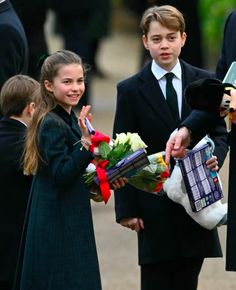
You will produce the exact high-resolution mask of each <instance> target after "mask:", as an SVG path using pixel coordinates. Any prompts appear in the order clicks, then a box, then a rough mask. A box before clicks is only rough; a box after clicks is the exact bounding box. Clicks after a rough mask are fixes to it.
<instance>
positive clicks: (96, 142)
mask: <svg viewBox="0 0 236 290" xmlns="http://www.w3.org/2000/svg"><path fill="white" fill-rule="evenodd" d="M101 141H104V142H107V143H109V142H110V137H109V136H107V135H104V134H102V133H101V132H99V131H95V134H94V135H92V136H91V143H92V145H91V146H90V147H89V150H90V151H91V152H94V147H98V146H99V144H100V142H101Z"/></svg>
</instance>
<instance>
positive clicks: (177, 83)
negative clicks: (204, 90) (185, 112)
mask: <svg viewBox="0 0 236 290" xmlns="http://www.w3.org/2000/svg"><path fill="white" fill-rule="evenodd" d="M151 70H152V73H153V74H154V76H155V78H156V79H157V80H158V82H159V85H160V88H161V90H162V93H163V95H164V97H165V98H166V78H165V74H167V73H168V72H172V73H173V74H174V77H173V80H172V83H173V86H174V88H175V91H176V93H177V99H178V108H179V116H180V118H181V111H182V71H181V65H180V62H179V60H178V61H177V63H176V65H175V66H174V68H173V69H172V70H171V71H167V70H165V69H163V68H161V67H160V66H159V65H158V64H157V63H156V62H155V61H154V60H153V61H152V66H151Z"/></svg>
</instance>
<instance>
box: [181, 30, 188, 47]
mask: <svg viewBox="0 0 236 290" xmlns="http://www.w3.org/2000/svg"><path fill="white" fill-rule="evenodd" d="M186 38H187V34H186V32H183V33H182V35H181V47H183V46H184V45H185V42H186Z"/></svg>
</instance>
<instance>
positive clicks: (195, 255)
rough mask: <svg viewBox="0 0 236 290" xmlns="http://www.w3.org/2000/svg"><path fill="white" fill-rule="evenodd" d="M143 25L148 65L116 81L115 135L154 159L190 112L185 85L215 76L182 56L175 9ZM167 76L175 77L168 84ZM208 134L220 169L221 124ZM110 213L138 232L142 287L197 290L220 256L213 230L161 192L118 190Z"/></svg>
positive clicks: (181, 26)
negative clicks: (134, 136)
mask: <svg viewBox="0 0 236 290" xmlns="http://www.w3.org/2000/svg"><path fill="white" fill-rule="evenodd" d="M141 28H142V31H143V44H144V46H145V48H146V49H147V50H149V52H150V54H151V56H152V58H153V60H152V61H151V62H150V63H148V64H147V66H146V67H144V68H143V69H142V70H141V71H140V72H138V73H137V74H135V75H134V76H132V77H130V78H128V79H126V80H124V81H122V82H120V83H119V84H118V87H117V91H118V93H117V108H116V115H115V123H114V134H115V133H120V132H137V133H138V134H139V135H140V137H141V138H142V140H143V141H144V142H145V143H146V144H147V145H148V148H147V149H148V154H152V153H155V152H159V151H163V150H164V149H165V145H166V141H167V140H168V137H169V135H170V133H171V132H173V131H174V130H175V128H176V127H178V125H179V123H180V121H181V120H184V119H185V118H186V117H187V116H188V115H189V114H190V112H191V108H190V107H189V106H188V105H187V104H186V103H185V101H184V97H183V91H184V89H185V87H186V86H187V85H188V84H189V83H191V82H192V81H194V80H197V79H199V78H204V77H211V76H213V74H211V73H210V72H208V71H205V70H202V69H199V68H197V67H193V66H191V65H190V64H188V63H186V62H184V61H182V60H181V59H179V55H180V52H181V48H182V47H183V46H184V44H185V40H186V33H185V23H184V18H183V15H182V14H181V13H180V12H179V11H178V10H177V9H176V8H174V7H173V6H168V5H165V6H159V7H157V6H154V7H152V8H149V9H148V10H146V11H145V12H144V14H143V17H142V20H141ZM167 73H172V78H173V82H172V84H170V83H169V81H168V79H167V78H168V76H166V74H167ZM172 85H174V89H173V86H172ZM170 86H171V87H172V88H171V92H172V94H170V90H169V88H170ZM166 89H167V90H166ZM174 90H175V93H173V91H174ZM170 97H172V100H173V98H175V104H173V102H172V101H171V100H170V99H169V98H170ZM211 137H212V138H213V140H214V142H215V144H216V150H215V155H216V156H217V157H218V161H219V165H220V166H221V165H222V164H223V161H224V159H225V157H226V154H227V150H228V147H227V133H226V128H225V123H224V121H223V120H222V122H221V123H220V124H219V126H218V127H217V128H216V129H215V130H212V131H211ZM115 210H116V219H117V221H118V222H119V223H120V224H121V225H123V226H125V227H128V228H130V229H132V230H135V231H136V232H138V247H139V264H140V266H141V289H142V290H152V289H155V290H157V289H158V290H173V289H188V290H196V289H197V284H198V275H199V273H200V270H201V267H202V263H203V260H204V258H205V257H221V256H222V252H221V247H220V243H219V238H218V234H217V231H216V230H212V231H209V230H206V229H204V228H202V227H201V226H199V225H198V224H197V223H195V222H194V221H193V220H191V218H190V217H189V216H188V215H187V214H186V212H185V210H184V208H183V207H181V206H180V205H178V204H176V203H174V202H172V201H171V200H170V199H168V197H167V195H165V194H164V195H162V196H160V197H156V196H155V195H152V194H148V193H145V192H143V191H140V190H137V189H134V188H132V187H131V186H129V185H127V186H126V187H125V188H122V189H120V190H118V191H116V193H115Z"/></svg>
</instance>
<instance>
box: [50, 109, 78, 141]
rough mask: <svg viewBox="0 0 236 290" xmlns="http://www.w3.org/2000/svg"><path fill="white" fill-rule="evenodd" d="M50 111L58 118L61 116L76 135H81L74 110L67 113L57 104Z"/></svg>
mask: <svg viewBox="0 0 236 290" xmlns="http://www.w3.org/2000/svg"><path fill="white" fill-rule="evenodd" d="M52 111H53V112H54V113H56V114H57V115H58V116H59V117H60V118H62V119H63V120H64V121H65V123H66V124H67V125H68V126H69V127H70V128H71V129H72V131H73V132H74V133H75V134H76V135H77V136H79V137H81V131H80V128H79V125H78V119H77V117H76V115H75V113H74V111H71V114H69V113H67V112H66V111H65V110H64V109H63V108H62V107H61V106H59V105H57V106H56V107H55V108H54V109H53V110H52Z"/></svg>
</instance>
